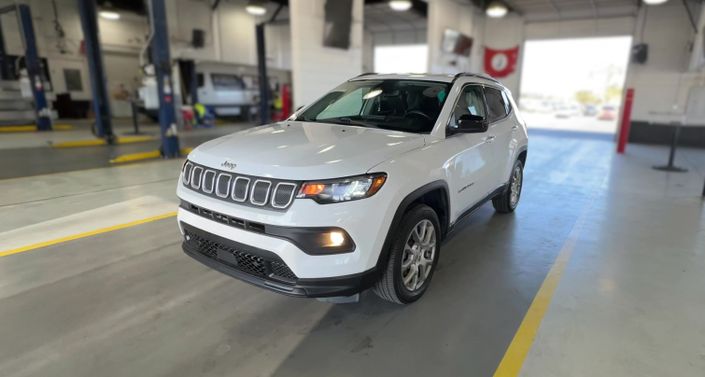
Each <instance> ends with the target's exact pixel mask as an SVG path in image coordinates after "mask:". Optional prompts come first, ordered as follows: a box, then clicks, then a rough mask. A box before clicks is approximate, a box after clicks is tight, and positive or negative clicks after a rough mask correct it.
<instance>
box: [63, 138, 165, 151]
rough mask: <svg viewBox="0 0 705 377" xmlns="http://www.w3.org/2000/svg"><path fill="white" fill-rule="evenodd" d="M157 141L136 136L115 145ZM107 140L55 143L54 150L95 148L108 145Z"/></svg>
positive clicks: (118, 139)
mask: <svg viewBox="0 0 705 377" xmlns="http://www.w3.org/2000/svg"><path fill="white" fill-rule="evenodd" d="M153 140H156V138H155V137H154V136H150V135H135V136H120V137H118V138H117V139H116V140H115V144H132V143H144V142H147V141H153ZM106 144H107V142H106V141H105V139H87V140H72V141H60V142H58V143H53V144H52V146H53V147H54V148H77V147H94V146H97V145H106Z"/></svg>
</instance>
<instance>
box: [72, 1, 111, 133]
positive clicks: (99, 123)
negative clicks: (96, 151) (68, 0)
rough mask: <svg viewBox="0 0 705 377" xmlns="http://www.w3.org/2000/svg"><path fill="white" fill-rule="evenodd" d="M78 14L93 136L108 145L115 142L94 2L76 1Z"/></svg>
mask: <svg viewBox="0 0 705 377" xmlns="http://www.w3.org/2000/svg"><path fill="white" fill-rule="evenodd" d="M77 5H78V14H79V17H80V19H81V29H82V30H83V40H84V43H85V48H86V60H88V70H89V72H90V76H91V92H92V94H93V112H94V113H95V135H96V136H97V137H100V138H105V140H106V141H107V142H108V144H113V143H114V142H115V134H114V133H113V125H112V120H111V112H110V100H109V98H108V88H107V86H106V85H107V80H106V75H105V65H104V64H103V52H102V50H101V47H100V29H99V28H98V18H97V17H98V11H97V9H96V3H95V0H77Z"/></svg>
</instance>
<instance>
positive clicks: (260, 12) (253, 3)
mask: <svg viewBox="0 0 705 377" xmlns="http://www.w3.org/2000/svg"><path fill="white" fill-rule="evenodd" d="M264 5H265V3H264V1H261V0H260V1H258V0H250V1H249V2H248V3H247V6H245V10H246V11H247V13H249V14H251V15H253V16H264V14H265V13H267V8H266V7H265V6H264Z"/></svg>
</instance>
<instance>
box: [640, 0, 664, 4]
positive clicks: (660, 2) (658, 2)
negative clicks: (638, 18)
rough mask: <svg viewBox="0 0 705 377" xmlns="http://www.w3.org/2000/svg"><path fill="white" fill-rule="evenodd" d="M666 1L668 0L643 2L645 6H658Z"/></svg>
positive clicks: (646, 0) (645, 0) (647, 0)
mask: <svg viewBox="0 0 705 377" xmlns="http://www.w3.org/2000/svg"><path fill="white" fill-rule="evenodd" d="M667 1H668V0H644V2H645V3H646V4H647V5H660V4H663V3H665V2H667Z"/></svg>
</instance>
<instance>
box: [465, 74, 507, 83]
mask: <svg viewBox="0 0 705 377" xmlns="http://www.w3.org/2000/svg"><path fill="white" fill-rule="evenodd" d="M461 77H476V78H478V79H485V80H489V81H493V82H496V83H497V84H501V83H500V82H499V81H498V80H497V79H494V78H492V77H490V76H487V75H481V74H479V73H470V72H460V73H458V74H456V75H455V77H453V81H455V80H457V79H459V78H461Z"/></svg>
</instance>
